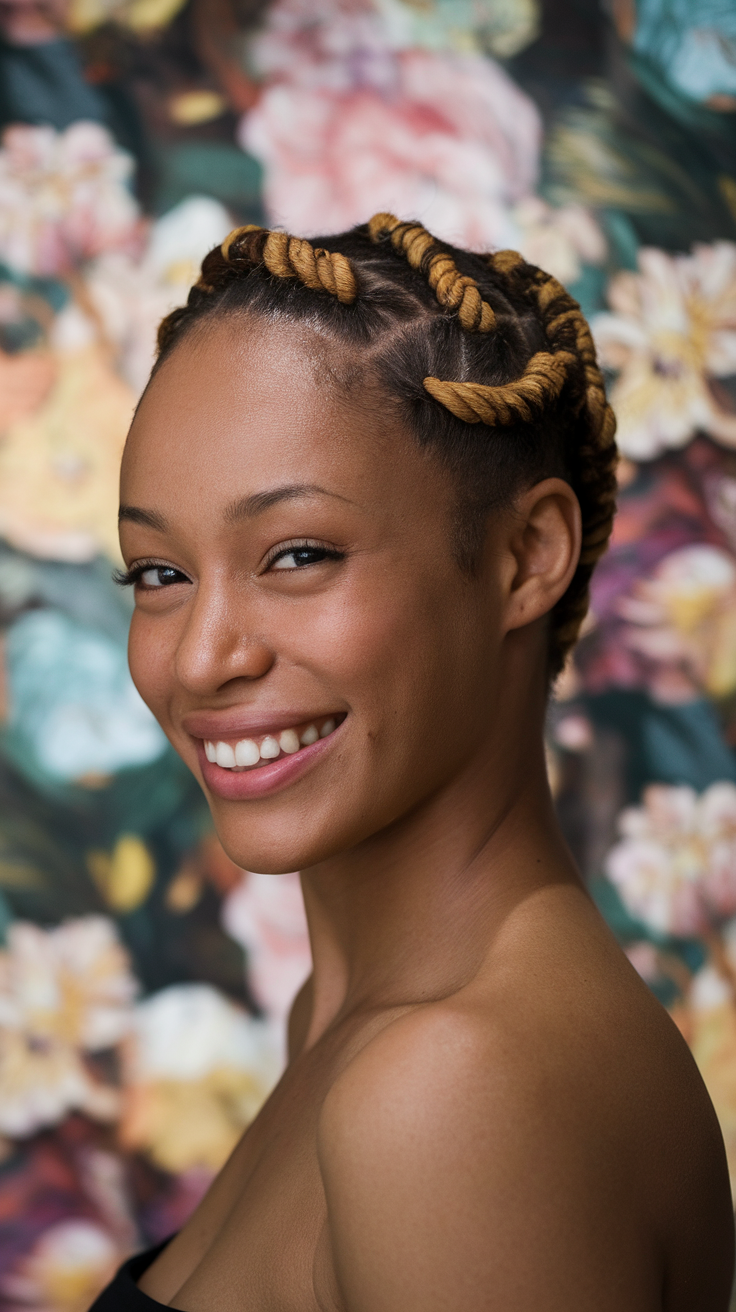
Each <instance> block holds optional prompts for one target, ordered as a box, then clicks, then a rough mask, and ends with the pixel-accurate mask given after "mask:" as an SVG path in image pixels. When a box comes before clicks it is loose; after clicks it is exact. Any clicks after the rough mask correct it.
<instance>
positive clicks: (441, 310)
mask: <svg viewBox="0 0 736 1312" xmlns="http://www.w3.org/2000/svg"><path fill="white" fill-rule="evenodd" d="M417 275H420V276H419V277H417ZM303 288H306V289H308V291H310V292H313V293H315V295H314V296H304V294H303V290H302V289H303ZM244 313H247V314H250V315H259V314H260V315H265V316H267V317H269V318H271V319H273V318H274V317H278V318H282V319H284V320H285V321H286V322H289V323H295V322H306V323H308V324H309V325H310V326H311V327H312V328H315V327H318V328H320V329H321V330H322V331H323V332H324V334H325V337H326V338H328V339H332V340H334V341H336V342H339V343H342V344H345V343H347V344H348V345H349V346H352V348H353V351H352V355H351V359H352V360H353V362H354V363H353V364H352V365H351V366H349V370H348V372H350V375H351V377H353V378H354V377H356V376H361V377H362V376H363V373H362V372H361V370H362V371H363V372H365V371H368V372H370V374H371V376H372V377H373V378H376V379H377V380H378V381H379V383H380V386H381V388H382V389H383V392H384V394H385V396H386V398H387V400H388V401H390V402H392V403H393V404H395V405H397V406H398V409H399V413H400V415H401V416H402V418H403V419H404V420H405V421H406V422H407V424H408V426H409V428H410V430H412V431H413V432H414V433H415V435H416V436H417V438H418V440H419V441H420V442H421V443H422V444H423V445H429V444H433V445H434V446H435V447H436V448H437V450H438V451H439V453H440V454H441V456H442V458H443V459H445V460H446V461H447V462H448V464H449V466H450V468H451V469H452V470H454V471H456V473H457V475H458V484H459V489H460V515H459V517H458V528H457V531H456V550H457V555H458V560H459V561H460V563H461V565H462V567H463V568H467V569H473V568H474V567H475V562H477V560H478V558H479V554H480V547H481V545H482V542H483V540H484V535H485V525H486V522H487V516H488V514H489V512H490V510H491V509H493V508H495V507H499V506H503V505H505V504H510V503H511V502H512V500H513V498H514V496H515V495H516V494H517V493H518V491H519V489H520V488H521V487H525V486H532V485H533V484H534V482H537V481H539V480H540V479H542V478H545V477H548V476H550V475H551V474H552V475H558V476H560V477H563V478H565V479H567V481H568V482H569V483H570V484H571V486H572V487H573V489H574V491H575V493H576V495H577V498H578V501H579V503H580V509H581V518H582V528H583V532H582V548H581V553H580V558H579V562H578V565H577V569H576V572H575V575H574V577H573V580H572V582H571V584H570V586H569V587H568V589H567V591H566V593H565V594H564V596H563V597H562V598H561V599H560V601H559V602H558V603H557V605H556V606H555V608H554V610H553V611H552V614H551V616H550V623H549V670H550V675H555V674H556V673H557V672H558V671H559V670H560V669H561V668H562V664H563V662H564V659H565V655H566V653H567V651H568V650H569V648H570V647H571V646H572V644H573V643H574V642H575V640H576V638H577V635H578V632H579V629H580V625H581V623H582V620H583V618H584V616H585V612H586V610H587V607H588V596H589V585H590V578H591V574H592V572H593V568H594V566H595V563H596V561H597V560H598V559H599V557H600V556H601V555H602V553H603V552H604V551H605V549H606V546H607V543H608V539H609V536H610V533H611V527H612V522H613V515H614V511H615V492H616V478H615V467H616V460H617V451H616V444H615V440H614V432H615V420H614V417H613V412H612V410H611V408H610V406H609V405H608V404H607V402H606V395H605V390H604V386H603V379H602V377H601V374H600V370H599V369H598V365H597V363H596V355H595V347H594V345H593V341H592V338H591V335H590V330H589V328H588V325H587V323H586V322H585V319H584V318H583V315H582V313H581V311H580V307H579V306H578V305H577V303H576V302H575V301H574V300H573V299H572V297H571V296H570V295H569V293H568V292H567V291H566V290H565V288H564V287H563V286H562V285H561V284H560V283H559V282H557V280H556V279H554V278H552V277H550V276H549V275H548V274H546V273H543V272H542V270H541V269H537V268H536V267H535V266H534V265H530V264H527V263H526V261H525V260H524V259H523V257H522V256H521V255H520V254H518V252H516V251H496V252H495V253H494V254H492V255H484V256H480V255H472V254H470V253H468V252H467V251H461V250H455V249H454V248H451V247H448V245H447V244H446V243H441V242H439V241H437V240H436V239H435V238H434V237H433V236H432V235H431V234H430V233H429V232H427V230H426V229H425V228H424V227H422V225H421V224H419V223H402V222H400V221H399V220H398V219H397V218H395V216H394V215H391V214H376V215H375V216H374V217H373V218H372V219H371V220H370V222H369V223H368V224H367V225H366V226H364V227H360V228H356V229H353V230H352V231H351V232H348V233H342V234H340V235H339V236H336V237H322V238H319V239H318V240H317V241H315V242H314V244H313V243H312V242H309V241H307V240H305V239H303V238H300V237H293V236H290V235H289V234H288V233H284V232H276V231H270V230H269V229H267V228H263V227H260V226H257V225H254V224H247V225H245V226H244V227H240V228H236V229H234V230H233V232H231V233H230V234H229V235H228V236H227V237H226V238H225V241H224V242H223V243H222V245H221V246H219V247H216V248H215V249H214V250H212V251H210V253H209V255H207V256H206V257H205V259H204V260H203V262H202V272H201V276H200V278H199V280H198V281H197V283H195V285H194V287H192V289H191V291H190V293H189V299H188V302H187V304H186V305H185V306H182V307H181V308H179V309H176V310H174V311H172V313H171V314H169V315H168V316H167V318H166V319H164V321H163V323H162V324H161V327H160V330H159V339H158V340H159V356H158V361H157V365H156V366H155V368H158V367H159V366H160V364H161V363H162V362H163V361H164V360H165V359H166V357H167V355H168V354H169V353H170V352H171V351H172V350H173V349H174V347H175V346H176V344H177V343H178V342H179V341H180V340H181V339H182V337H183V336H184V335H186V333H187V332H188V331H189V329H190V327H191V326H192V325H193V324H195V323H197V322H198V321H200V320H204V319H208V318H212V317H213V316H218V315H230V316H237V315H241V316H242V315H243V314H244ZM494 330H499V331H494ZM356 363H357V371H356V367H355V366H356ZM347 385H348V384H347V383H346V386H347Z"/></svg>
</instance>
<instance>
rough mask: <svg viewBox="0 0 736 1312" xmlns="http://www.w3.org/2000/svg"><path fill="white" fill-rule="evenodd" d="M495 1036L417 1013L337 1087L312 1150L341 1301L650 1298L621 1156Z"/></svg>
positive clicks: (454, 1304)
mask: <svg viewBox="0 0 736 1312" xmlns="http://www.w3.org/2000/svg"><path fill="white" fill-rule="evenodd" d="M506 1047H507V1045H506V1044H505V1043H504V1041H503V1036H502V1035H500V1036H499V1035H497V1036H495V1037H494V1036H493V1035H491V1034H489V1030H488V1027H487V1026H479V1025H478V1024H477V1023H475V1022H474V1021H473V1020H472V1019H470V1020H468V1018H467V1017H458V1015H457V1014H453V1013H452V1012H451V1011H448V1012H447V1013H446V1014H443V1013H442V1012H441V1010H440V1011H439V1012H438V1013H436V1014H432V1015H428V1014H427V1013H424V1014H421V1015H419V1016H418V1015H417V1013H414V1014H413V1015H412V1016H410V1017H405V1018H404V1019H403V1020H402V1021H399V1022H397V1023H395V1024H394V1025H393V1026H392V1027H391V1028H390V1029H389V1030H387V1031H384V1032H383V1034H382V1035H380V1036H379V1038H378V1039H377V1040H374V1041H373V1042H372V1043H371V1044H370V1045H369V1046H368V1048H366V1049H365V1050H364V1051H363V1052H362V1053H361V1054H360V1056H359V1057H358V1058H356V1059H355V1061H354V1062H353V1063H352V1064H351V1066H350V1067H348V1069H347V1070H346V1072H345V1073H344V1074H343V1076H342V1077H341V1078H340V1080H339V1081H338V1083H337V1084H336V1085H335V1086H333V1089H332V1090H331V1092H330V1094H329V1096H328V1098H327V1100H326V1102H325V1105H324V1109H323V1113H322V1118H321V1124H320V1134H319V1152H320V1166H321V1169H322V1175H323V1181H324V1187H325V1194H326V1199H327V1209H328V1226H329V1233H330V1240H331V1246H332V1259H333V1262H334V1266H335V1275H336V1279H337V1283H338V1287H339V1289H340V1291H341V1296H342V1298H343V1300H344V1304H345V1307H346V1309H347V1312H415V1310H416V1312H435V1309H436V1310H437V1312H440V1309H441V1310H442V1312H448V1309H457V1312H461V1310H462V1312H481V1309H482V1310H483V1312H488V1310H489V1309H498V1310H499V1312H563V1310H564V1312H593V1310H594V1309H595V1312H609V1309H610V1312H621V1309H622V1308H624V1307H625V1308H626V1309H627V1312H645V1309H646V1310H647V1312H650V1310H651V1309H653V1308H655V1307H658V1306H659V1302H658V1301H657V1300H658V1290H657V1289H656V1283H657V1276H656V1269H655V1268H656V1263H654V1262H651V1263H649V1262H648V1260H647V1257H646V1254H645V1255H644V1256H642V1245H641V1235H642V1224H641V1217H640V1215H638V1212H637V1206H636V1200H635V1199H632V1198H630V1197H629V1198H628V1206H627V1195H628V1194H629V1193H630V1181H629V1180H627V1178H626V1168H625V1166H624V1163H623V1161H622V1160H620V1161H619V1162H618V1163H617V1162H616V1155H615V1153H609V1152H608V1150H607V1149H606V1148H605V1147H601V1146H600V1145H599V1146H598V1147H596V1145H595V1144H594V1143H593V1142H591V1138H590V1137H589V1134H588V1131H587V1129H586V1124H585V1116H584V1115H583V1116H582V1117H581V1116H580V1111H581V1109H580V1108H579V1107H578V1108H576V1107H575V1105H574V1103H575V1100H574V1099H572V1100H570V1099H569V1100H568V1103H567V1105H566V1106H565V1105H564V1104H562V1105H561V1104H560V1100H559V1097H558V1094H559V1092H560V1091H559V1090H554V1089H551V1088H550V1087H549V1084H548V1081H547V1080H546V1079H545V1078H544V1071H541V1072H540V1071H539V1070H538V1069H537V1067H536V1063H535V1055H534V1054H533V1053H529V1054H528V1055H527V1059H526V1060H524V1059H523V1058H522V1059H521V1060H519V1059H518V1058H516V1059H515V1058H513V1057H512V1058H509V1055H508V1052H507V1051H505V1049H506ZM542 1065H543V1063H542ZM652 1299H653V1300H654V1301H651V1300H652Z"/></svg>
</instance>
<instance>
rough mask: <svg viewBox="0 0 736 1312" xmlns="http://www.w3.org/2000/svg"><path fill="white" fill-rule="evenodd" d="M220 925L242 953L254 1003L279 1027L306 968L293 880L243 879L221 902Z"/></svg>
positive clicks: (303, 925) (303, 922) (302, 920)
mask: <svg viewBox="0 0 736 1312" xmlns="http://www.w3.org/2000/svg"><path fill="white" fill-rule="evenodd" d="M222 924H223V928H224V929H225V931H226V932H227V933H228V934H229V935H230V936H231V938H234V939H235V941H236V942H237V943H240V944H241V946H242V947H244V948H245V951H246V953H247V958H248V979H249V981H250V984H251V986H252V988H253V991H254V993H255V995H256V998H257V1000H258V1001H259V1002H260V1004H261V1005H262V1006H263V1007H264V1008H265V1010H266V1011H267V1013H268V1015H269V1016H271V1017H272V1018H273V1019H274V1020H275V1021H277V1022H280V1023H284V1024H285V1022H286V1017H287V1016H288V1013H289V1009H290V1007H291V1004H292V1002H293V1001H294V998H295V996H296V994H297V992H298V991H299V989H300V988H301V985H302V984H303V983H304V981H305V979H306V978H307V975H308V974H309V972H310V970H311V968H312V954H311V950H310V947H309V935H308V933H307V918H306V916H305V914H304V900H303V898H302V890H301V884H300V882H299V876H298V875H296V874H291V875H254V874H244V875H243V878H242V881H241V883H239V884H237V885H236V887H235V888H234V889H233V890H232V892H230V893H228V895H227V897H226V898H225V901H224V902H223V905H222Z"/></svg>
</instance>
